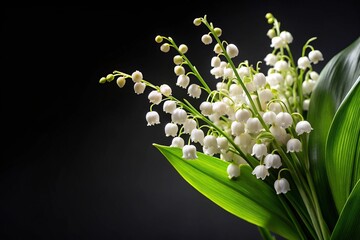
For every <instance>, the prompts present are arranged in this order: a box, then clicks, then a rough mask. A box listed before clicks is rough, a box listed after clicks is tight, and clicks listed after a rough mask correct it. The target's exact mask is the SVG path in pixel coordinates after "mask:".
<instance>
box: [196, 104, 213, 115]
mask: <svg viewBox="0 0 360 240" xmlns="http://www.w3.org/2000/svg"><path fill="white" fill-rule="evenodd" d="M199 109H200V111H201V114H202V115H204V116H210V115H211V114H213V106H212V103H211V102H207V101H204V102H202V103H201V104H200V106H199Z"/></svg>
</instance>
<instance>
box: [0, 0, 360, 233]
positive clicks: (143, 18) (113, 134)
mask: <svg viewBox="0 0 360 240" xmlns="http://www.w3.org/2000/svg"><path fill="white" fill-rule="evenodd" d="M194 2H195V1H192V2H191V1H182V2H176V1H173V2H156V3H152V4H140V3H135V2H133V3H126V4H124V5H123V4H122V3H121V2H120V3H118V4H117V5H116V6H108V7H90V6H86V7H85V6H82V7H80V6H76V7H75V6H73V7H49V6H37V7H35V6H33V7H19V8H10V7H9V8H3V9H2V10H1V11H2V13H1V34H0V35H1V39H2V40H1V42H2V43H1V46H2V48H1V53H0V55H1V59H2V61H1V62H2V64H1V77H2V79H1V88H0V89H1V120H2V121H1V122H2V125H1V126H2V131H1V137H2V147H1V165H0V239H189V240H190V239H199V240H200V239H207V240H211V239H259V238H260V235H259V233H258V231H257V228H256V227H255V226H254V225H251V224H250V223H247V222H245V221H243V220H241V219H239V218H237V217H235V216H233V215H231V214H230V213H228V212H226V211H225V210H223V209H221V208H219V207H218V206H216V205H215V204H214V203H212V202H211V201H210V200H208V199H207V198H205V197H204V196H202V195H201V194H200V193H199V192H197V191H196V190H195V189H193V188H192V187H191V186H190V185H189V184H188V183H187V182H185V181H184V180H183V179H182V178H181V177H180V175H179V174H178V173H177V172H176V171H175V170H174V169H173V168H172V166H171V165H170V164H169V163H168V162H167V160H166V159H165V158H164V157H163V156H162V155H161V154H160V153H159V152H158V151H157V150H156V149H155V148H154V147H153V146H152V143H160V144H169V143H170V139H169V138H166V137H165V136H164V133H163V126H164V124H165V122H166V121H162V123H161V124H160V125H157V126H155V127H148V126H146V121H145V113H146V112H147V111H148V108H149V104H148V100H147V96H146V94H144V95H139V96H137V95H136V94H134V92H133V89H132V84H131V83H130V82H128V83H127V84H126V85H125V87H124V88H123V89H119V88H118V87H117V86H116V84H115V82H111V83H107V84H103V85H101V84H99V83H98V80H99V79H100V77H102V76H105V75H106V74H108V73H111V72H112V71H113V70H121V71H124V72H128V73H131V72H133V71H134V70H140V71H142V72H143V74H144V78H145V79H147V80H149V81H151V82H153V83H155V84H160V83H163V82H168V83H170V84H172V83H174V82H175V79H176V78H175V77H174V74H173V63H172V56H173V54H171V53H170V54H164V53H162V52H160V51H159V45H158V44H156V43H155V41H154V38H155V36H156V35H158V34H161V35H164V36H171V37H173V38H174V39H175V41H176V42H177V43H179V44H180V43H185V44H187V45H188V46H189V55H188V56H189V58H190V59H191V60H192V62H193V63H194V65H196V66H198V68H199V70H200V71H203V72H204V74H205V76H207V75H208V71H209V70H210V65H209V64H210V58H211V57H212V56H213V52H212V47H210V46H204V45H203V44H201V42H200V37H201V35H202V34H204V33H206V32H207V31H206V29H205V27H204V26H201V27H198V28H197V27H195V26H194V25H193V24H192V21H193V19H194V18H195V17H200V16H204V15H205V14H206V15H207V16H208V19H209V20H210V21H212V22H213V23H214V24H215V25H216V26H219V27H221V28H222V29H223V36H222V37H223V39H226V40H228V41H229V42H233V43H235V44H236V45H237V46H238V47H239V51H240V54H239V59H240V60H245V59H248V60H249V61H250V62H251V63H256V61H258V60H263V58H264V56H265V55H266V54H267V53H268V52H269V51H271V49H270V40H269V39H268V38H267V36H266V32H267V29H268V28H269V26H270V25H268V24H267V23H266V20H265V18H264V16H265V14H266V13H267V12H272V13H273V14H274V15H275V16H276V17H277V18H278V20H279V21H280V22H281V24H282V25H281V27H282V29H283V30H288V31H289V32H291V33H292V35H293V36H294V42H293V43H292V45H291V48H292V49H293V52H294V55H295V56H298V55H299V54H300V51H301V47H302V45H303V44H304V43H305V42H306V40H307V39H309V38H311V37H314V36H316V37H318V39H317V40H316V41H315V42H314V43H313V45H314V46H315V47H316V48H318V49H319V50H321V51H322V52H323V55H324V58H325V61H324V62H321V63H320V64H319V65H318V66H317V67H318V69H321V67H323V66H324V64H325V63H326V62H327V61H329V60H330V59H331V57H332V56H334V55H335V54H336V53H337V52H339V51H340V50H342V49H343V48H345V47H346V46H348V45H349V44H350V43H352V42H353V41H354V40H355V39H356V38H357V37H359V35H360V34H359V33H360V31H359V29H360V19H359V16H360V15H359V11H360V8H359V6H358V4H356V1H355V0H354V1H339V2H333V3H332V2H329V1H324V2H316V1H309V2H304V1H295V2H294V3H293V4H291V3H289V2H288V1H248V2H242V1H238V2H237V3H231V2H223V3H220V2H214V3H210V2H209V1H207V2H204V3H202V4H200V3H197V4H195V3H194ZM211 80H212V79H211ZM213 81H214V80H213ZM179 91H180V90H179Z"/></svg>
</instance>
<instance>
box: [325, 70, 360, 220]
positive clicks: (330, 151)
mask: <svg viewBox="0 0 360 240" xmlns="http://www.w3.org/2000/svg"><path fill="white" fill-rule="evenodd" d="M359 82H360V77H359V78H358V81H357V82H356V84H355V85H354V87H353V89H352V90H351V91H350V92H349V95H348V96H347V97H346V98H345V99H344V101H343V103H342V104H341V106H340V107H339V109H338V111H337V112H336V114H335V117H334V120H333V122H332V124H331V128H330V132H329V135H328V139H327V143H326V155H325V156H326V170H327V174H328V176H329V183H330V187H331V191H332V195H333V197H334V201H335V205H336V208H337V210H338V212H339V213H340V211H341V210H342V208H343V206H344V204H345V202H346V200H347V198H348V196H349V195H350V192H351V191H352V189H353V188H354V186H355V183H356V182H357V181H358V179H359V178H360V167H359V165H360V153H359V151H360V139H359V137H360V121H359V119H360V111H359V110H360V109H359V106H360V84H359Z"/></svg>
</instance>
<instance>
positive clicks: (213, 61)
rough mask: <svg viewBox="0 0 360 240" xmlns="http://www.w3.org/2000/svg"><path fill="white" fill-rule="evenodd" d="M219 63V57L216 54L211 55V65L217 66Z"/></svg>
mask: <svg viewBox="0 0 360 240" xmlns="http://www.w3.org/2000/svg"><path fill="white" fill-rule="evenodd" d="M220 63H221V58H220V57H218V56H215V57H212V58H211V63H210V64H211V67H219V66H220Z"/></svg>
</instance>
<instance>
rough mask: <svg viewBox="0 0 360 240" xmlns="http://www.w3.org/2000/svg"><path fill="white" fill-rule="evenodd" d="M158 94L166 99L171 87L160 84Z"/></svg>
mask: <svg viewBox="0 0 360 240" xmlns="http://www.w3.org/2000/svg"><path fill="white" fill-rule="evenodd" d="M160 92H161V93H162V94H163V95H164V96H165V97H168V96H170V95H171V93H172V90H171V87H170V86H169V85H167V84H161V85H160Z"/></svg>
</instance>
